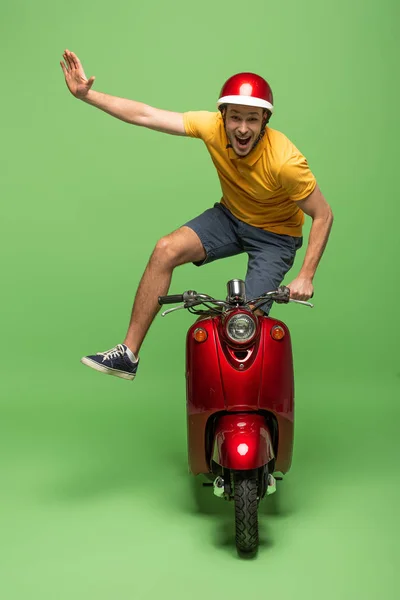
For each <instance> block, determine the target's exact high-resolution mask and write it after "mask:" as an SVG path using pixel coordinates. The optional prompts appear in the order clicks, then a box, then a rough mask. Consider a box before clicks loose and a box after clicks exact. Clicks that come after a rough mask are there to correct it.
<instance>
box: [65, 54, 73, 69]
mask: <svg viewBox="0 0 400 600" xmlns="http://www.w3.org/2000/svg"><path fill="white" fill-rule="evenodd" d="M64 58H65V60H66V62H67V65H68V67H69V68H70V69H73V68H74V63H73V62H72V58H71V54H70V52H69V50H66V51H65V52H64Z"/></svg>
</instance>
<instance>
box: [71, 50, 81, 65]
mask: <svg viewBox="0 0 400 600" xmlns="http://www.w3.org/2000/svg"><path fill="white" fill-rule="evenodd" d="M71 59H72V62H73V65H74V67H75V69H79V67H80V66H81V63H80V62H79V58H78V57H77V56H76V54H74V53H73V52H71Z"/></svg>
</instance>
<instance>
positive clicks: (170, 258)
mask: <svg viewBox="0 0 400 600" xmlns="http://www.w3.org/2000/svg"><path fill="white" fill-rule="evenodd" d="M186 229H188V228H183V229H179V230H177V231H174V232H173V233H170V234H169V235H166V236H164V237H162V238H161V239H159V240H158V242H157V244H156V247H155V249H154V252H153V259H155V260H157V261H160V262H162V263H164V264H165V265H167V266H169V267H172V268H173V267H177V266H178V265H183V264H185V263H189V262H195V261H200V260H203V259H204V258H205V250H204V248H203V246H202V244H201V242H200V239H199V238H198V236H197V234H195V233H194V231H192V230H190V229H188V230H187V231H186Z"/></svg>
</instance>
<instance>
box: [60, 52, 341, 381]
mask: <svg viewBox="0 0 400 600" xmlns="http://www.w3.org/2000/svg"><path fill="white" fill-rule="evenodd" d="M63 58H64V61H61V63H60V64H61V67H62V70H63V72H64V75H65V80H66V84H67V86H68V88H69V90H70V92H71V93H72V94H73V95H74V96H75V97H76V98H79V99H80V100H83V101H84V102H86V103H88V104H91V105H92V106H95V107H97V108H99V109H101V110H103V111H105V112H107V113H108V114H110V115H112V116H113V117H116V118H118V119H121V120H123V121H126V122H127V123H131V124H133V125H138V126H141V127H147V128H149V129H154V130H157V131H161V132H163V133H169V134H172V135H182V136H190V137H197V138H200V139H202V140H203V141H204V142H205V144H206V147H207V149H208V151H209V153H210V155H211V158H212V160H213V163H214V165H215V167H216V169H217V172H218V176H219V179H220V183H221V187H222V192H223V196H222V199H221V202H220V203H217V204H215V205H214V207H213V208H210V209H208V210H206V211H205V212H204V213H203V214H202V215H200V216H199V217H197V218H195V219H193V220H191V221H189V222H188V223H186V224H185V225H183V226H182V227H180V228H179V229H178V230H176V231H174V232H173V233H171V234H169V235H167V236H165V237H163V238H162V239H161V240H159V241H158V243H157V244H156V247H155V249H154V252H153V254H152V256H151V258H150V260H149V263H148V265H147V267H146V270H145V272H144V274H143V277H142V279H141V281H140V284H139V288H138V291H137V294H136V297H135V302H134V305H133V309H132V315H131V320H130V324H129V328H128V331H127V334H126V337H125V340H124V341H123V343H122V344H118V345H117V346H116V347H115V348H112V349H111V350H109V351H107V352H100V353H98V354H96V355H91V356H85V357H84V358H82V362H83V363H84V364H85V365H87V366H89V367H92V368H93V369H96V370H98V371H101V372H103V373H107V374H109V375H116V376H117V377H122V378H124V379H133V378H134V377H135V375H136V371H137V367H138V355H139V350H140V347H141V345H142V342H143V340H144V338H145V335H146V333H147V331H148V329H149V327H150V325H151V323H152V321H153V319H154V317H155V315H156V314H157V312H158V309H159V306H158V297H159V296H164V295H166V294H167V293H168V289H169V285H170V282H171V277H172V272H173V269H174V268H175V267H177V266H179V265H182V264H185V263H189V262H192V263H194V264H195V265H197V266H200V265H203V264H205V263H209V262H211V261H213V260H217V259H219V258H224V257H228V256H233V255H235V254H239V253H241V252H246V253H247V254H248V256H249V262H248V270H247V275H246V295H247V297H248V298H255V297H257V296H258V295H260V294H261V293H262V292H265V291H270V290H273V289H276V288H277V287H278V286H279V285H280V283H281V282H282V280H283V278H284V277H285V275H286V273H287V272H288V271H289V269H290V268H291V267H292V265H293V262H294V258H295V255H296V251H297V250H298V249H299V248H300V247H301V246H302V239H303V238H302V226H303V222H304V213H306V214H307V215H309V216H310V217H311V218H312V220H313V222H312V227H311V231H310V236H309V241H308V247H307V251H306V255H305V259H304V262H303V265H302V267H301V269H300V272H299V274H298V276H297V277H296V278H295V279H294V280H293V281H292V283H290V284H289V285H288V287H289V288H290V296H291V297H292V298H294V299H297V300H308V299H309V298H311V296H312V295H313V292H314V288H313V278H314V275H315V272H316V269H317V266H318V264H319V261H320V259H321V256H322V254H323V251H324V249H325V246H326V243H327V241H328V237H329V233H330V230H331V227H332V222H333V215H332V210H331V208H330V206H329V205H328V203H327V202H326V200H325V198H324V197H323V195H322V193H321V191H320V189H319V187H318V185H317V182H316V180H315V177H314V175H313V174H312V173H311V171H310V169H309V167H308V164H307V161H306V159H305V158H304V156H303V155H302V154H301V153H300V152H299V151H298V150H297V148H296V147H295V146H294V145H293V144H292V143H291V142H290V141H289V140H288V138H287V137H286V136H284V135H283V134H282V133H280V132H278V131H276V130H274V129H271V128H269V127H267V124H268V121H269V119H270V117H271V115H272V112H273V97H272V91H271V89H270V87H269V85H268V83H267V82H266V81H265V80H264V79H263V78H262V77H259V76H258V75H255V74H252V73H239V74H237V75H234V76H233V77H231V78H230V79H228V81H227V82H226V83H225V84H224V86H223V88H222V91H221V94H220V98H219V100H218V108H219V110H218V112H215V113H213V112H206V111H197V112H186V113H176V112H171V111H166V110H160V109H157V108H153V107H151V106H148V105H146V104H143V103H141V102H135V101H132V100H126V99H123V98H117V97H113V96H109V95H107V94H103V93H100V92H95V91H93V90H92V89H91V88H92V85H93V82H94V79H95V78H94V77H90V79H87V77H86V75H85V73H84V70H83V68H82V65H81V63H80V61H79V59H78V57H77V56H76V55H75V54H74V53H73V52H70V51H69V50H65V52H64V55H63ZM270 305H271V303H270V302H269V303H268V302H267V303H266V304H265V305H263V306H262V307H261V309H260V310H261V314H268V312H269V310H270Z"/></svg>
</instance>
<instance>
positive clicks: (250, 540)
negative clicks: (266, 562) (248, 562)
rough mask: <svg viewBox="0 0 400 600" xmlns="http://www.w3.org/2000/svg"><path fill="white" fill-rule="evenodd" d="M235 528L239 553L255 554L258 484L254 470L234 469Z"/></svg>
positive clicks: (256, 546)
mask: <svg viewBox="0 0 400 600" xmlns="http://www.w3.org/2000/svg"><path fill="white" fill-rule="evenodd" d="M233 480H234V498H235V528H236V548H237V550H238V552H239V553H243V554H247V555H251V554H255V552H256V551H257V548H258V486H257V478H256V476H255V475H254V472H246V471H235V472H234V475H233Z"/></svg>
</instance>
